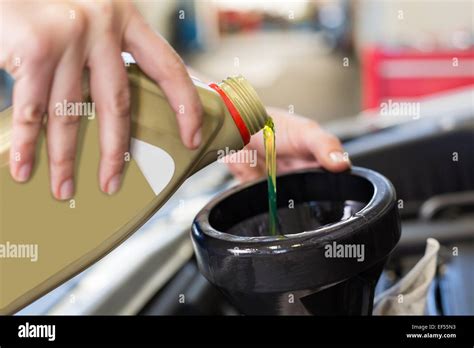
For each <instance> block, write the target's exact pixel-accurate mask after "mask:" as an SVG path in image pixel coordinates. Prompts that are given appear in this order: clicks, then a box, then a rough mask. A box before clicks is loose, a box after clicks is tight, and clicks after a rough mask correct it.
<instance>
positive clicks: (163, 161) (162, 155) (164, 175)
mask: <svg viewBox="0 0 474 348" xmlns="http://www.w3.org/2000/svg"><path fill="white" fill-rule="evenodd" d="M130 150H131V153H132V157H133V159H134V160H135V162H136V163H137V165H138V168H140V170H141V172H142V174H143V176H144V177H145V179H146V180H147V182H148V184H149V185H150V186H151V188H152V190H153V192H154V193H155V195H158V194H160V192H161V191H163V190H164V188H165V187H166V185H168V183H169V182H170V181H171V179H172V178H173V174H174V170H175V166H174V161H173V158H172V157H171V156H170V155H169V154H168V153H167V152H166V151H164V150H163V149H161V148H159V147H156V146H154V145H151V144H148V143H146V142H144V141H141V140H138V139H135V138H132V141H131V144H130Z"/></svg>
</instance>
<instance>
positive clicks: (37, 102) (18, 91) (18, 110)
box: [10, 64, 53, 182]
mask: <svg viewBox="0 0 474 348" xmlns="http://www.w3.org/2000/svg"><path fill="white" fill-rule="evenodd" d="M52 70H53V69H52V66H51V65H47V64H45V65H44V66H43V67H37V68H36V71H35V72H34V74H33V73H25V74H23V75H22V76H19V77H18V78H17V79H16V81H15V85H14V88H13V105H14V107H13V122H12V123H13V124H12V136H11V147H10V173H11V175H12V177H13V178H14V179H15V180H16V181H18V182H25V181H27V180H28V179H29V178H30V175H31V171H32V169H33V165H34V160H35V149H36V143H37V140H38V136H39V133H40V130H41V127H42V122H43V115H44V114H45V112H46V108H47V103H48V91H49V86H50V85H51V80H52V75H53V71H52Z"/></svg>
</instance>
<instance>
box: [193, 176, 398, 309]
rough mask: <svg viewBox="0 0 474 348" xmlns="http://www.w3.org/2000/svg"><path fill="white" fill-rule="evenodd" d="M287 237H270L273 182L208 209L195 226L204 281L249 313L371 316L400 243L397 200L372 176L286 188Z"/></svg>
mask: <svg viewBox="0 0 474 348" xmlns="http://www.w3.org/2000/svg"><path fill="white" fill-rule="evenodd" d="M277 193H278V202H277V204H278V215H279V220H280V221H279V224H280V231H281V233H283V234H284V236H283V235H279V236H269V235H268V215H267V212H268V201H267V184H266V181H265V180H261V181H258V182H254V183H250V184H246V185H242V186H238V187H236V188H234V189H231V190H229V191H227V192H225V193H223V194H221V195H219V196H218V197H216V198H214V199H213V200H212V201H211V202H210V203H209V204H207V205H206V206H205V207H204V208H203V209H202V210H201V211H200V212H199V214H198V215H197V217H196V219H195V220H194V223H193V228H192V239H193V244H194V249H195V251H196V257H197V261H198V265H199V269H200V270H201V272H202V274H203V275H204V276H205V277H206V278H207V279H208V280H209V281H210V282H211V283H212V284H214V285H215V286H217V287H218V288H219V289H220V290H221V291H222V292H223V293H224V294H226V295H227V296H228V298H229V299H230V301H231V302H232V303H233V304H234V305H235V306H236V307H237V308H238V309H239V310H240V311H241V312H242V313H244V314H250V315H257V314H262V315H273V314H283V315H288V314H297V315H299V314H314V315H370V314H371V313H372V303H373V297H374V289H375V285H376V282H377V280H378V278H379V276H380V273H381V272H382V269H383V266H384V264H385V262H386V260H387V257H388V255H389V254H390V252H391V251H392V250H393V248H394V247H395V245H396V244H397V242H398V240H399V238H400V222H399V216H398V210H397V205H396V196H395V191H394V188H393V186H392V185H391V183H390V182H389V181H388V180H387V179H386V178H385V177H383V176H382V175H380V174H378V173H376V172H374V171H372V170H368V169H364V168H357V167H354V168H352V170H351V171H349V172H345V173H338V174H335V173H328V172H325V171H323V170H319V169H314V170H305V171H301V172H295V173H291V174H286V175H282V176H279V177H278V179H277Z"/></svg>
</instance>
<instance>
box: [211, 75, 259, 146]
mask: <svg viewBox="0 0 474 348" xmlns="http://www.w3.org/2000/svg"><path fill="white" fill-rule="evenodd" d="M209 86H210V87H211V88H213V89H214V90H216V91H217V92H218V93H219V95H220V96H221V98H222V99H223V100H224V102H225V104H226V106H227V108H228V110H229V112H230V114H231V116H232V118H233V119H234V122H235V124H236V126H237V128H238V129H239V132H240V135H241V136H242V139H243V141H244V143H245V144H247V143H248V142H249V141H250V137H251V136H252V135H253V134H255V133H257V132H258V131H260V130H261V129H262V128H263V127H264V125H265V122H266V120H267V118H268V115H267V112H266V110H265V107H264V106H263V104H262V102H261V101H260V98H259V97H258V95H257V92H255V90H254V89H253V87H252V86H251V85H250V83H248V81H247V80H246V79H245V78H244V77H242V76H234V77H229V78H227V79H225V80H224V81H222V82H221V83H219V84H215V83H212V84H210V85H209Z"/></svg>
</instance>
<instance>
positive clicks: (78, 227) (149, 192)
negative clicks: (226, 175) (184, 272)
mask: <svg viewBox="0 0 474 348" xmlns="http://www.w3.org/2000/svg"><path fill="white" fill-rule="evenodd" d="M127 65H128V67H127V69H128V75H129V80H130V88H131V96H132V97H131V105H132V110H131V114H132V130H131V135H132V139H131V147H130V159H129V161H128V162H126V168H125V171H124V180H123V184H122V187H121V189H120V191H119V192H118V193H117V194H115V195H112V196H109V195H107V194H104V193H103V192H101V191H100V189H99V184H98V178H97V173H98V165H99V139H98V127H97V121H96V119H97V118H93V119H90V120H83V121H82V122H81V129H80V135H79V142H78V156H77V159H76V161H77V163H76V166H77V167H76V194H75V196H74V198H73V199H72V200H70V201H57V200H55V199H54V198H53V197H52V195H51V193H50V191H49V179H48V163H47V153H46V146H45V139H44V137H43V136H41V138H40V140H39V142H38V148H39V149H38V153H37V157H36V167H35V169H34V171H33V173H32V177H31V179H30V180H29V181H28V182H27V183H24V184H18V183H16V182H14V181H13V179H12V178H11V177H10V174H9V169H8V165H7V163H8V152H9V134H10V131H9V130H10V125H11V111H12V110H11V108H10V109H7V110H5V111H3V112H2V113H1V114H0V314H5V313H13V312H15V311H17V310H18V309H20V308H22V307H24V306H25V305H27V304H28V303H30V302H32V301H33V300H35V299H36V298H38V297H39V296H41V295H42V294H44V293H46V292H48V291H50V290H51V289H52V288H54V287H56V286H58V285H59V284H61V283H62V282H64V281H66V280H67V279H69V278H71V277H72V276H73V275H75V274H77V273H79V272H80V271H82V270H83V269H85V268H86V267H88V266H89V265H91V264H92V263H94V262H95V261H97V260H98V259H100V258H101V257H103V256H104V255H106V254H107V253H108V252H110V251H111V250H112V249H113V248H115V247H116V246H118V245H119V244H120V243H121V242H122V241H124V240H125V239H126V238H127V237H128V236H130V235H131V234H132V233H133V232H134V231H136V230H137V229H138V228H139V227H140V226H141V225H142V224H143V223H144V222H146V221H147V220H148V218H150V217H151V216H152V215H153V214H154V213H155V212H156V211H157V210H158V209H159V208H160V207H161V206H162V205H163V204H164V203H165V202H166V201H167V200H168V199H169V198H170V196H171V195H172V194H173V193H174V192H175V191H176V190H177V188H178V187H179V186H180V185H181V184H182V183H183V181H184V180H185V179H186V178H187V177H189V176H190V175H192V174H193V173H194V172H196V171H198V170H199V169H201V168H202V167H204V166H206V165H207V164H209V163H211V162H213V161H215V160H216V159H217V154H218V151H219V150H222V149H224V148H228V149H233V150H239V149H241V148H242V147H243V146H245V144H246V143H247V142H248V141H249V139H250V136H251V135H253V134H255V133H256V132H258V131H259V130H260V129H261V128H263V126H264V125H265V122H266V119H267V114H266V111H265V108H264V106H263V105H262V103H261V101H260V100H259V98H258V96H257V94H256V92H255V91H254V89H253V88H252V87H251V85H250V84H249V83H248V82H247V81H246V80H245V79H244V78H243V77H241V76H237V77H230V78H227V79H226V80H224V81H222V82H221V83H219V84H211V85H209V86H208V85H206V84H204V83H202V82H200V81H198V80H196V79H194V80H193V81H194V84H195V87H196V89H197V91H198V94H199V97H200V99H201V102H202V105H203V110H204V116H203V117H204V121H203V128H202V139H203V140H202V143H201V145H200V147H199V148H198V149H196V150H189V149H187V148H186V147H185V146H184V145H183V144H182V142H181V139H180V135H179V128H178V123H177V120H176V116H175V113H174V111H173V110H172V108H171V107H170V105H169V104H168V102H167V100H166V98H165V96H164V94H163V92H162V91H161V90H160V88H159V87H158V86H157V85H156V84H155V83H154V82H153V81H152V80H150V79H149V78H148V77H147V76H146V75H145V74H143V73H142V72H141V71H140V69H139V68H138V66H136V65H135V64H133V63H132V64H127ZM163 233H166V231H163ZM28 246H31V247H34V246H36V248H37V257H36V258H34V259H31V258H21V257H19V256H21V255H19V254H18V250H20V249H21V248H23V249H21V250H23V251H25V250H28V249H27V248H28ZM2 251H3V257H2ZM12 255H16V257H15V256H12ZM33 260H34V261H33Z"/></svg>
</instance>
